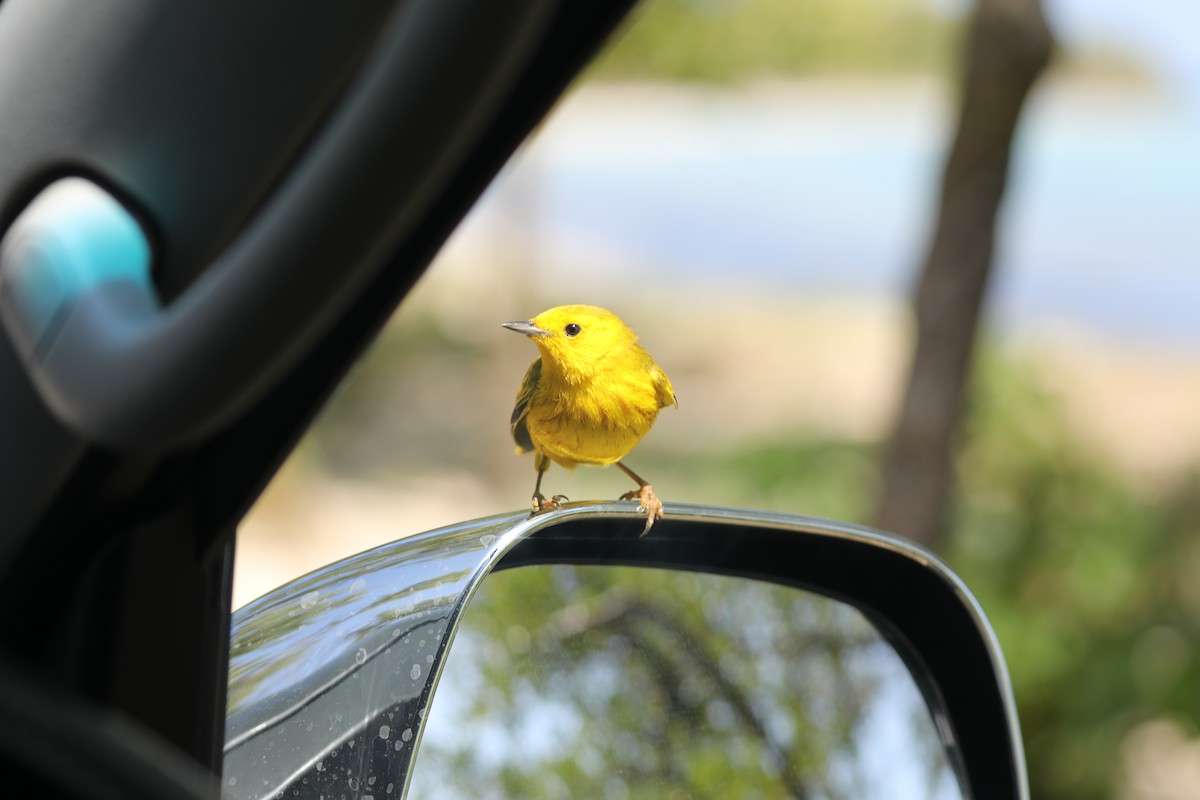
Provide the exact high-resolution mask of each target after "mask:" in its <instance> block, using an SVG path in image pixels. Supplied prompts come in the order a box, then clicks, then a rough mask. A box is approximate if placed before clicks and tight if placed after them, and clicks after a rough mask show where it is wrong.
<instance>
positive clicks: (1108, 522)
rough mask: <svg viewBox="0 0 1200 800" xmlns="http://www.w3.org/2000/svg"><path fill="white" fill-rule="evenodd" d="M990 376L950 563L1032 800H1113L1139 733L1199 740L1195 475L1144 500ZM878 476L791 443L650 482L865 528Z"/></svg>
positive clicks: (962, 469)
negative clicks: (1020, 750) (1175, 733)
mask: <svg viewBox="0 0 1200 800" xmlns="http://www.w3.org/2000/svg"><path fill="white" fill-rule="evenodd" d="M981 362H982V363H981V364H980V366H979V369H978V370H977V378H976V381H975V386H974V391H973V396H972V400H973V404H972V407H971V411H970V417H969V424H968V426H967V430H966V432H965V435H964V439H963V443H962V444H963V449H962V452H961V456H960V459H959V464H958V481H959V485H958V489H957V496H956V501H955V506H954V511H953V525H952V533H951V536H950V537H949V542H950V546H949V550H948V552H946V553H944V554H942V555H943V557H944V558H945V559H946V560H947V561H948V562H949V563H950V565H951V566H952V567H953V568H954V569H955V571H957V572H958V573H959V574H960V575H961V576H962V577H963V578H964V580H966V582H967V584H968V585H969V586H970V587H971V589H972V591H973V592H974V593H975V594H976V596H977V597H978V598H979V600H980V602H981V603H982V605H983V607H984V609H985V610H986V612H987V614H988V615H989V617H990V619H991V621H992V623H993V625H994V627H995V629H996V632H997V635H998V637H999V639H1000V642H1001V645H1002V647H1003V649H1004V653H1005V656H1006V658H1007V661H1008V665H1009V670H1010V673H1011V677H1012V679H1013V684H1014V688H1015V692H1016V697H1017V702H1018V706H1019V713H1020V718H1021V723H1022V728H1023V730H1024V732H1025V746H1026V752H1027V756H1028V761H1029V770H1030V779H1031V784H1032V796H1034V797H1055V798H1065V799H1066V800H1085V799H1088V800H1091V799H1092V798H1106V797H1110V796H1112V794H1113V791H1114V780H1115V779H1116V777H1117V771H1118V768H1119V765H1120V758H1119V755H1120V754H1119V747H1120V744H1121V742H1122V740H1123V738H1124V737H1125V735H1126V734H1127V733H1128V732H1129V731H1130V730H1131V728H1132V727H1133V726H1135V725H1136V724H1137V723H1139V722H1142V721H1144V720H1146V719H1149V718H1152V717H1157V716H1166V717H1169V718H1171V719H1175V720H1181V721H1183V722H1184V724H1185V727H1190V728H1191V729H1192V730H1196V729H1197V728H1200V658H1198V656H1200V472H1196V473H1193V474H1192V475H1191V477H1190V478H1189V479H1186V480H1184V481H1183V482H1182V483H1180V484H1179V485H1176V486H1174V487H1171V488H1169V489H1166V488H1164V489H1161V490H1153V489H1147V488H1146V487H1144V486H1141V485H1140V484H1136V483H1135V482H1133V481H1131V480H1130V479H1129V478H1128V477H1126V476H1125V475H1124V474H1123V473H1122V472H1121V471H1119V470H1118V469H1117V468H1116V465H1113V464H1110V463H1108V462H1106V461H1105V459H1103V458H1101V457H1099V456H1097V455H1096V454H1094V453H1091V452H1089V451H1088V450H1087V448H1086V447H1085V446H1084V445H1082V444H1081V443H1079V442H1078V441H1076V440H1074V439H1072V438H1070V437H1069V436H1068V435H1067V434H1066V433H1064V431H1065V430H1066V429H1067V426H1066V425H1065V420H1064V419H1063V418H1062V412H1061V410H1060V408H1059V407H1058V405H1057V404H1056V403H1055V402H1054V400H1053V398H1052V397H1050V396H1048V395H1046V394H1045V393H1043V392H1041V391H1040V390H1039V389H1038V388H1037V386H1036V384H1035V383H1034V381H1033V380H1032V379H1031V377H1030V373H1029V371H1028V370H1026V369H1024V368H1023V367H1022V365H1021V364H1019V363H1014V362H1012V361H1010V360H1006V359H1003V358H1000V357H997V356H996V355H995V353H989V352H986V351H985V353H984V354H983V355H982V357H981ZM877 466H878V452H877V450H876V448H873V447H868V446H864V445H862V444H859V443H849V442H840V443H839V442H829V441H825V442H821V441H813V440H812V439H811V438H808V437H804V436H803V435H796V436H793V437H783V438H778V439H775V440H773V441H772V442H770V443H760V444H759V445H758V446H754V445H744V446H742V447H739V448H737V449H734V450H729V451H725V452H720V453H711V454H707V455H703V456H699V457H696V456H693V457H691V458H689V459H687V460H686V463H685V464H682V465H679V464H677V465H675V467H674V468H672V466H671V464H670V463H669V462H668V459H666V458H663V462H662V463H661V464H655V465H653V466H651V467H649V468H648V470H654V471H655V474H658V473H659V472H660V471H661V472H668V471H671V470H672V469H673V470H674V474H673V475H672V476H671V478H670V481H671V482H673V483H675V484H677V485H689V486H690V485H691V484H690V482H691V481H696V482H698V483H699V484H700V485H701V486H714V487H715V486H718V485H719V486H721V487H722V490H723V495H722V496H723V497H726V496H730V495H727V494H724V493H731V496H732V498H733V499H732V500H730V502H734V503H737V504H739V505H745V506H749V507H760V508H771V509H779V510H786V511H793V512H795V511H799V512H802V513H810V514H814V515H818V516H829V517H834V518H839V519H845V520H851V521H859V522H864V521H866V518H867V515H868V514H869V511H870V508H871V500H872V496H873V495H872V492H873V490H874V485H873V479H872V478H873V475H874V474H875V470H876V469H877ZM660 480H662V478H661V477H660ZM692 488H694V487H692Z"/></svg>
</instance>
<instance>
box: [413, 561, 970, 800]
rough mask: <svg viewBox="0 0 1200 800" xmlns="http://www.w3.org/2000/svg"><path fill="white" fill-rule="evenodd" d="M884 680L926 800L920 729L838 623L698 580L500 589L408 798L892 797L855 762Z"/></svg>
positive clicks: (760, 586)
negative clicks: (893, 699) (907, 740)
mask: <svg viewBox="0 0 1200 800" xmlns="http://www.w3.org/2000/svg"><path fill="white" fill-rule="evenodd" d="M897 680H902V681H903V682H905V684H906V686H907V687H908V689H909V691H908V695H907V696H906V697H907V701H906V702H907V705H903V706H897V707H896V708H894V709H892V711H891V712H890V719H889V720H888V722H890V723H891V724H898V725H900V726H902V727H905V730H906V734H905V735H906V736H911V738H912V741H911V742H909V743H908V746H909V747H910V749H909V750H907V751H906V755H907V756H909V757H911V759H912V762H911V763H910V765H909V767H908V772H909V773H911V774H910V775H909V776H908V777H910V778H911V779H913V780H916V781H918V782H920V784H921V785H922V786H924V787H926V788H925V790H924V793H923V794H919V796H923V797H933V796H941V795H939V794H938V792H937V791H936V788H937V787H945V786H947V785H953V779H952V778H949V774H948V771H947V767H946V762H945V758H944V754H943V753H942V751H941V749H940V746H938V744H937V738H936V733H935V732H934V729H933V726H932V723H931V722H930V721H929V715H928V713H927V711H925V709H924V706H923V703H922V701H921V700H920V697H919V695H918V694H917V692H916V689H915V688H912V685H911V678H910V677H909V676H908V675H907V671H906V670H905V669H904V667H903V666H902V665H901V663H900V660H899V658H898V657H897V656H896V654H895V653H894V651H893V650H892V649H891V647H890V646H889V645H887V644H886V643H885V642H884V641H883V640H882V639H881V637H880V636H879V634H878V633H877V632H876V630H875V629H874V628H873V627H872V626H871V625H870V623H868V622H867V621H866V619H865V618H864V617H863V616H862V615H861V614H860V613H859V612H858V611H856V610H854V609H852V608H851V607H849V606H846V605H844V604H842V603H838V602H836V601H832V600H828V599H825V598H821V597H818V596H815V595H812V594H808V593H804V592H799V591H796V590H793V589H789V588H786V587H781V586H776V585H772V584H764V583H760V582H755V581H749V580H740V579H731V578H724V577H718V576H713V575H704V574H697V573H673V572H665V571H657V570H647V569H625V568H600V567H580V568H576V567H565V566H558V567H544V568H525V569H519V570H513V571H511V572H504V573H499V574H496V575H493V576H491V577H490V578H489V579H488V580H487V581H486V582H485V583H484V585H483V587H482V588H481V590H480V593H479V596H478V597H477V599H476V600H475V601H474V603H473V605H472V606H471V607H470V608H469V609H468V611H467V613H466V616H465V618H464V621H463V627H462V629H461V630H460V632H459V634H458V638H457V640H456V642H455V645H454V648H453V650H452V651H451V655H450V657H449V660H448V662H447V666H446V672H445V675H444V677H443V682H442V685H441V687H440V688H439V690H438V693H437V694H436V695H435V699H434V703H433V707H432V714H431V717H430V721H429V727H428V729H427V731H426V733H425V738H424V741H423V743H422V746H421V750H420V752H419V754H418V757H417V760H416V767H415V772H414V783H413V792H412V795H413V796H414V797H424V796H434V795H436V796H447V795H450V796H465V795H468V794H469V795H471V796H472V797H559V796H562V797H660V796H668V795H669V796H671V797H676V796H678V797H696V798H704V797H711V798H726V797H781V796H790V797H800V798H843V797H846V798H849V797H870V796H888V797H892V796H896V795H895V794H893V793H892V792H890V791H888V790H887V789H892V788H894V786H889V787H886V789H885V787H882V786H880V785H878V784H873V783H872V781H874V780H877V779H878V776H877V775H874V774H873V773H872V769H871V767H870V765H869V763H868V762H869V761H870V758H871V754H870V753H867V752H865V751H866V750H868V749H871V748H872V745H873V741H872V737H873V736H877V733H876V732H874V731H876V729H878V728H880V727H881V723H880V718H881V715H880V709H879V707H878V704H879V702H880V701H881V699H882V698H883V697H884V696H888V697H895V696H896V694H897V693H896V692H895V691H894V690H889V689H888V687H890V686H891V685H892V683H894V682H896V681H897ZM885 684H886V686H885ZM914 712H919V714H920V716H921V717H922V720H923V722H921V721H918V722H917V724H915V725H914V724H913V721H912V714H913V713H914ZM883 716H889V715H887V714H885V715H883ZM922 725H923V728H924V730H923V729H922ZM885 727H886V726H885ZM922 734H923V735H924V739H925V744H926V745H928V744H932V747H929V746H923V745H922V743H921V741H920V740H921V739H922ZM875 755H876V756H877V755H878V753H875ZM918 760H921V761H920V763H917V762H918ZM872 787H874V788H873V789H872Z"/></svg>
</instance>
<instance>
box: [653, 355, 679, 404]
mask: <svg viewBox="0 0 1200 800" xmlns="http://www.w3.org/2000/svg"><path fill="white" fill-rule="evenodd" d="M650 377H651V379H652V380H653V381H654V394H655V395H656V396H657V397H658V407H659V408H666V407H667V406H675V407H676V408H678V407H679V400H678V399H676V397H675V390H674V389H672V388H671V380H670V379H669V378H668V377H667V373H665V372H663V371H662V369H661V368H660V367H659V366H658V365H657V364H654V365H653V366H651V368H650Z"/></svg>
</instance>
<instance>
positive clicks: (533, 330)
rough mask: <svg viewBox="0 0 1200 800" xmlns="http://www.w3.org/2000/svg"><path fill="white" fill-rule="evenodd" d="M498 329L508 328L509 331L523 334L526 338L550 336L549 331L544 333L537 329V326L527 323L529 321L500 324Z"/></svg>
mask: <svg viewBox="0 0 1200 800" xmlns="http://www.w3.org/2000/svg"><path fill="white" fill-rule="evenodd" d="M500 327H501V328H508V329H509V330H510V331H516V332H517V333H523V334H525V335H526V336H533V337H539V336H549V335H550V331H544V330H542V329H541V328H539V327H538V326H537V325H534V324H533V323H532V322H529V321H525V322H501V323H500Z"/></svg>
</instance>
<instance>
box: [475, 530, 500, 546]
mask: <svg viewBox="0 0 1200 800" xmlns="http://www.w3.org/2000/svg"><path fill="white" fill-rule="evenodd" d="M494 541H496V537H495V535H494V534H491V533H489V534H486V535H484V536H480V537H479V543H480V544H481V545H483V546H484V547H491V546H492V542H494Z"/></svg>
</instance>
